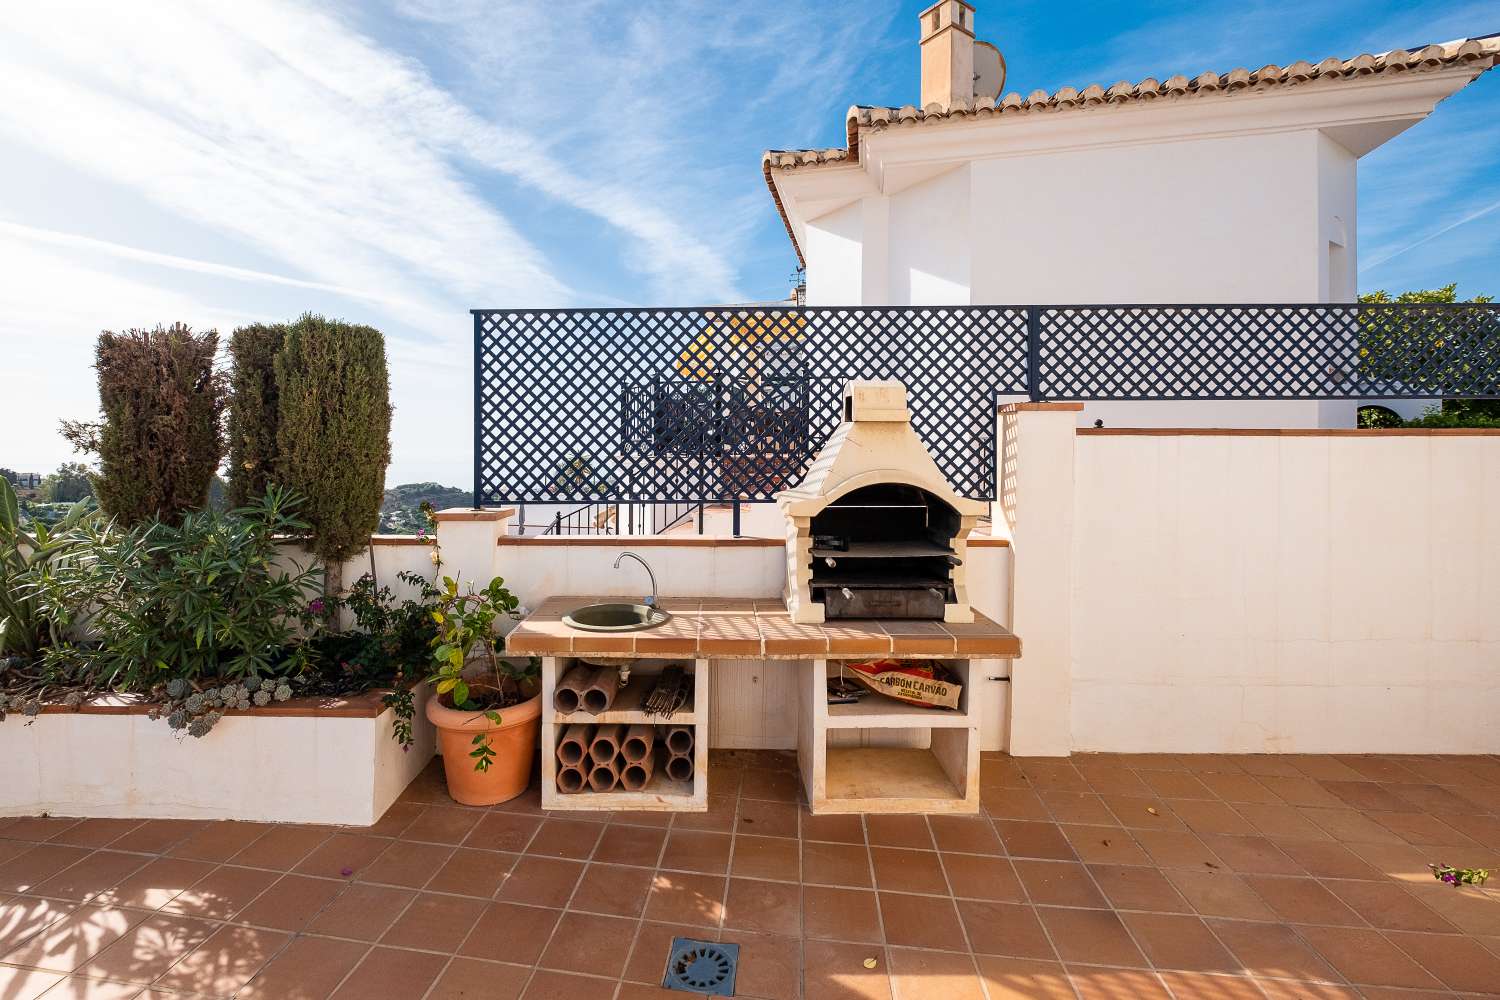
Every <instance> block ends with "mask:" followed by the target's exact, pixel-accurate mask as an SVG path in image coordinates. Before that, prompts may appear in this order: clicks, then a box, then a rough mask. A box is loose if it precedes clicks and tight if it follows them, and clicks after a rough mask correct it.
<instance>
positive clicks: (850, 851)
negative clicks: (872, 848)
mask: <svg viewBox="0 0 1500 1000" xmlns="http://www.w3.org/2000/svg"><path fill="white" fill-rule="evenodd" d="M802 881H803V882H807V883H810V884H813V885H845V886H852V887H854V888H863V889H868V888H870V887H871V886H873V885H874V882H873V880H872V876H871V874H870V852H869V850H868V849H867V848H865V847H863V846H857V845H854V844H822V843H804V844H803V845H802Z"/></svg>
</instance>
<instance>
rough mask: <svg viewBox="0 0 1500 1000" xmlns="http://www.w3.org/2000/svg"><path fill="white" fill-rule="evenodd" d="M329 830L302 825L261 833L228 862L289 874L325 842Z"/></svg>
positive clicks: (274, 828)
mask: <svg viewBox="0 0 1500 1000" xmlns="http://www.w3.org/2000/svg"><path fill="white" fill-rule="evenodd" d="M330 836H331V834H329V833H328V832H327V831H325V830H322V829H319V828H312V827H303V826H277V827H273V828H272V829H271V830H269V831H267V832H266V833H264V834H262V835H261V836H260V837H259V838H257V839H256V840H255V841H254V842H253V843H251V844H250V845H249V846H247V847H245V849H244V850H242V851H240V852H239V853H237V854H235V855H234V856H233V857H231V858H230V859H229V863H230V864H234V865H249V866H250V867H252V868H270V869H273V870H275V871H279V872H288V871H291V870H292V869H293V868H294V867H296V865H297V863H298V862H299V861H301V860H302V859H303V858H305V857H307V856H308V855H309V854H311V853H312V852H313V850H314V849H315V848H316V847H317V846H318V845H319V844H322V843H323V842H324V841H326V840H327V839H328V838H329V837H330Z"/></svg>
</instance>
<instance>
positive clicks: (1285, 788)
mask: <svg viewBox="0 0 1500 1000" xmlns="http://www.w3.org/2000/svg"><path fill="white" fill-rule="evenodd" d="M1259 780H1260V783H1261V784H1263V785H1265V786H1266V787H1267V788H1269V789H1270V790H1271V791H1273V792H1275V793H1276V797H1277V798H1279V799H1280V800H1281V801H1283V802H1285V803H1286V804H1287V805H1289V806H1322V807H1324V808H1337V807H1339V806H1342V805H1344V800H1343V799H1341V798H1339V797H1338V796H1337V795H1334V794H1333V793H1332V792H1330V791H1329V790H1328V789H1326V788H1324V787H1323V786H1322V785H1321V784H1320V783H1318V782H1316V781H1314V780H1313V779H1312V778H1307V777H1303V776H1301V775H1298V776H1296V777H1285V776H1273V777H1263V778H1260V779H1259Z"/></svg>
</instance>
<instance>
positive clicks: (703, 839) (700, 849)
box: [661, 830, 731, 875]
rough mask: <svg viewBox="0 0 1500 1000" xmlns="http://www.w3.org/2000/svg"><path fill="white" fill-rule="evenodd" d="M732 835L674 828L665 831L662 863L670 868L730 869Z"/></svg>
mask: <svg viewBox="0 0 1500 1000" xmlns="http://www.w3.org/2000/svg"><path fill="white" fill-rule="evenodd" d="M730 842H731V838H730V836H729V834H727V833H708V832H705V831H702V830H673V831H671V832H670V833H669V834H668V835H667V846H666V850H664V851H663V852H662V857H661V867H662V868H664V869H670V870H672V871H686V872H698V873H700V874H703V875H722V874H724V873H725V872H727V871H729V850H730Z"/></svg>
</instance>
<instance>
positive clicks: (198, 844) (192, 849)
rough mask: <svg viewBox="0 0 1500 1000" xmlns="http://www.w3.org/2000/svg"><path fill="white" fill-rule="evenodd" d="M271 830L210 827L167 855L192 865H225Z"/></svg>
mask: <svg viewBox="0 0 1500 1000" xmlns="http://www.w3.org/2000/svg"><path fill="white" fill-rule="evenodd" d="M271 829H272V828H271V824H269V823H240V822H233V821H226V822H222V823H210V824H209V825H208V826H206V827H204V828H203V829H201V830H199V831H198V832H197V833H195V834H193V835H192V836H190V837H188V838H187V839H185V840H182V841H179V842H178V843H177V844H174V845H173V846H172V849H171V850H169V851H168V852H167V854H168V855H170V856H171V857H174V858H187V859H189V860H190V861H215V862H218V863H220V864H222V863H224V862H225V861H228V860H229V859H230V858H232V857H234V856H235V855H236V854H238V853H239V852H240V851H243V850H244V849H245V848H247V847H249V846H250V845H251V844H253V843H255V842H256V841H257V840H259V839H260V838H261V837H264V836H265V835H266V834H267V833H269V832H271Z"/></svg>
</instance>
